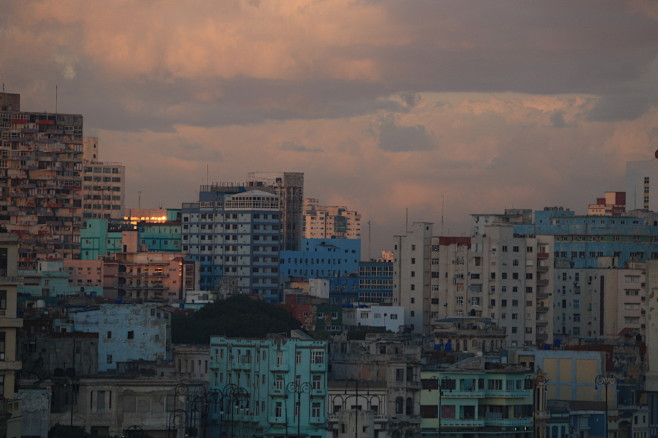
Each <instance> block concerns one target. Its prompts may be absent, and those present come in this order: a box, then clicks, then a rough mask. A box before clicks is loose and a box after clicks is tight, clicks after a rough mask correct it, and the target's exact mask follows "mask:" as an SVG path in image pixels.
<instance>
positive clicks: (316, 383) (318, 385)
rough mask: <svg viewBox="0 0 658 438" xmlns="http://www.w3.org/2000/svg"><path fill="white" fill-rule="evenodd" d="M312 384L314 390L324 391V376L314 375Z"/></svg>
mask: <svg viewBox="0 0 658 438" xmlns="http://www.w3.org/2000/svg"><path fill="white" fill-rule="evenodd" d="M312 384H313V389H322V376H321V375H320V374H313V377H312Z"/></svg>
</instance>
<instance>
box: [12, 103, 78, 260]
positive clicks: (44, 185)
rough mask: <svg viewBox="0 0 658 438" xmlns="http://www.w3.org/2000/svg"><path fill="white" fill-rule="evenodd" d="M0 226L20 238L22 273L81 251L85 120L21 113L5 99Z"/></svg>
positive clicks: (72, 117)
mask: <svg viewBox="0 0 658 438" xmlns="http://www.w3.org/2000/svg"><path fill="white" fill-rule="evenodd" d="M0 101H3V102H5V104H4V105H2V108H3V109H2V110H0V195H1V196H0V226H3V227H5V228H6V229H7V230H8V231H9V232H11V233H14V234H17V235H19V236H20V241H19V253H18V255H19V260H18V263H19V265H18V266H19V268H20V269H35V268H36V262H37V260H46V259H48V260H56V259H60V260H61V259H72V258H76V257H78V255H79V251H80V240H79V238H80V225H81V218H82V196H81V190H82V172H83V168H82V148H83V137H82V125H83V122H82V116H81V115H79V114H52V113H39V112H27V111H21V108H20V95H18V94H11V95H8V94H7V93H0Z"/></svg>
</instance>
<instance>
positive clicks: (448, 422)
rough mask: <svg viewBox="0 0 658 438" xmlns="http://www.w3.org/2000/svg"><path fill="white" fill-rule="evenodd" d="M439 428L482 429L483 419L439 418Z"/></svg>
mask: <svg viewBox="0 0 658 438" xmlns="http://www.w3.org/2000/svg"><path fill="white" fill-rule="evenodd" d="M441 426H445V427H459V428H462V427H463V428H469V429H472V428H476V427H484V419H479V418H470V419H468V418H463V419H458V418H441Z"/></svg>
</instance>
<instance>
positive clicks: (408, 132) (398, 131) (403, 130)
mask: <svg viewBox="0 0 658 438" xmlns="http://www.w3.org/2000/svg"><path fill="white" fill-rule="evenodd" d="M374 133H375V135H376V137H377V140H378V146H379V148H380V149H382V150H384V151H387V152H412V151H428V150H431V149H434V148H436V141H435V140H434V138H433V137H432V135H431V134H430V133H428V132H427V130H426V129H425V127H424V126H423V125H414V126H402V125H399V124H398V123H397V122H396V121H395V118H394V117H392V116H388V117H383V118H381V119H380V120H378V121H377V124H376V127H375V128H374Z"/></svg>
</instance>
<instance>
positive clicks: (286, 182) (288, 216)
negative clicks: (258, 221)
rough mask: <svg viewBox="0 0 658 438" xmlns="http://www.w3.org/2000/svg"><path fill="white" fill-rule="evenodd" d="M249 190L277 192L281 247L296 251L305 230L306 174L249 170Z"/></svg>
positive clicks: (247, 185)
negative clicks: (303, 213) (303, 212)
mask: <svg viewBox="0 0 658 438" xmlns="http://www.w3.org/2000/svg"><path fill="white" fill-rule="evenodd" d="M246 187H247V189H248V190H261V191H265V192H270V193H273V194H275V195H276V196H277V197H278V198H279V207H280V209H281V249H284V250H286V251H296V250H298V249H299V244H300V242H301V239H302V235H303V231H304V218H303V215H302V209H303V205H304V174H303V173H301V172H249V173H248V174H247V184H246Z"/></svg>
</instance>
